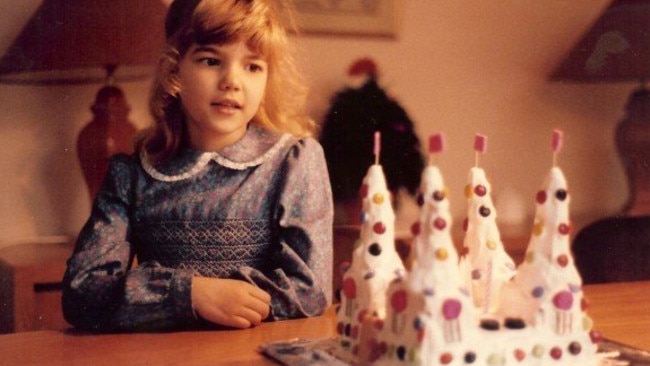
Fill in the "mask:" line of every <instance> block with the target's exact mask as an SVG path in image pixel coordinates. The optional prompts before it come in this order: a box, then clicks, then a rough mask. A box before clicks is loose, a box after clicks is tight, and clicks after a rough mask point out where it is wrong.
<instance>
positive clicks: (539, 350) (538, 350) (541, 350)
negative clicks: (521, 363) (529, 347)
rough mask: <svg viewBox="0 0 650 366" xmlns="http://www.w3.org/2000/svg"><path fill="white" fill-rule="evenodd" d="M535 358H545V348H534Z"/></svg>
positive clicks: (539, 346) (537, 346) (538, 346)
mask: <svg viewBox="0 0 650 366" xmlns="http://www.w3.org/2000/svg"><path fill="white" fill-rule="evenodd" d="M533 356H535V357H537V358H541V357H542V356H544V346H542V345H539V344H538V345H536V346H535V347H533Z"/></svg>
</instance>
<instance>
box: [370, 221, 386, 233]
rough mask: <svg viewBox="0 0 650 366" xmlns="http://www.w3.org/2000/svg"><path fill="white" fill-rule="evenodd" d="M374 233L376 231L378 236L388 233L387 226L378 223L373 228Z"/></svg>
mask: <svg viewBox="0 0 650 366" xmlns="http://www.w3.org/2000/svg"><path fill="white" fill-rule="evenodd" d="M372 231H374V232H375V233H376V234H383V233H385V232H386V225H384V223H383V222H381V221H379V222H376V223H375V224H374V225H373V226H372Z"/></svg>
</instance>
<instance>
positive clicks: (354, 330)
mask: <svg viewBox="0 0 650 366" xmlns="http://www.w3.org/2000/svg"><path fill="white" fill-rule="evenodd" d="M358 337H359V326H358V325H355V326H353V327H352V330H351V331H350V338H352V339H357V338H358Z"/></svg>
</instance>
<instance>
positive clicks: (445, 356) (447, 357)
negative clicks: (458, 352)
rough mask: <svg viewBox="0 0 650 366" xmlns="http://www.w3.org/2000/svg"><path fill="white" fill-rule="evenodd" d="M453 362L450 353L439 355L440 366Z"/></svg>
mask: <svg viewBox="0 0 650 366" xmlns="http://www.w3.org/2000/svg"><path fill="white" fill-rule="evenodd" d="M453 360H454V356H452V355H451V353H443V354H442V355H440V363H441V364H442V365H449V364H450V363H451V361H453Z"/></svg>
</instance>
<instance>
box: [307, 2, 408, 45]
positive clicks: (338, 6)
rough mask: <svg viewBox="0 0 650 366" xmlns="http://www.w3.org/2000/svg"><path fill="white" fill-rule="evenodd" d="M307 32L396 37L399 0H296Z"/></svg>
mask: <svg viewBox="0 0 650 366" xmlns="http://www.w3.org/2000/svg"><path fill="white" fill-rule="evenodd" d="M294 5H295V8H296V13H297V19H296V22H297V24H298V28H299V29H300V31H301V32H305V33H318V34H340V35H360V36H383V37H394V36H395V35H396V30H397V9H396V8H397V0H294Z"/></svg>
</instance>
